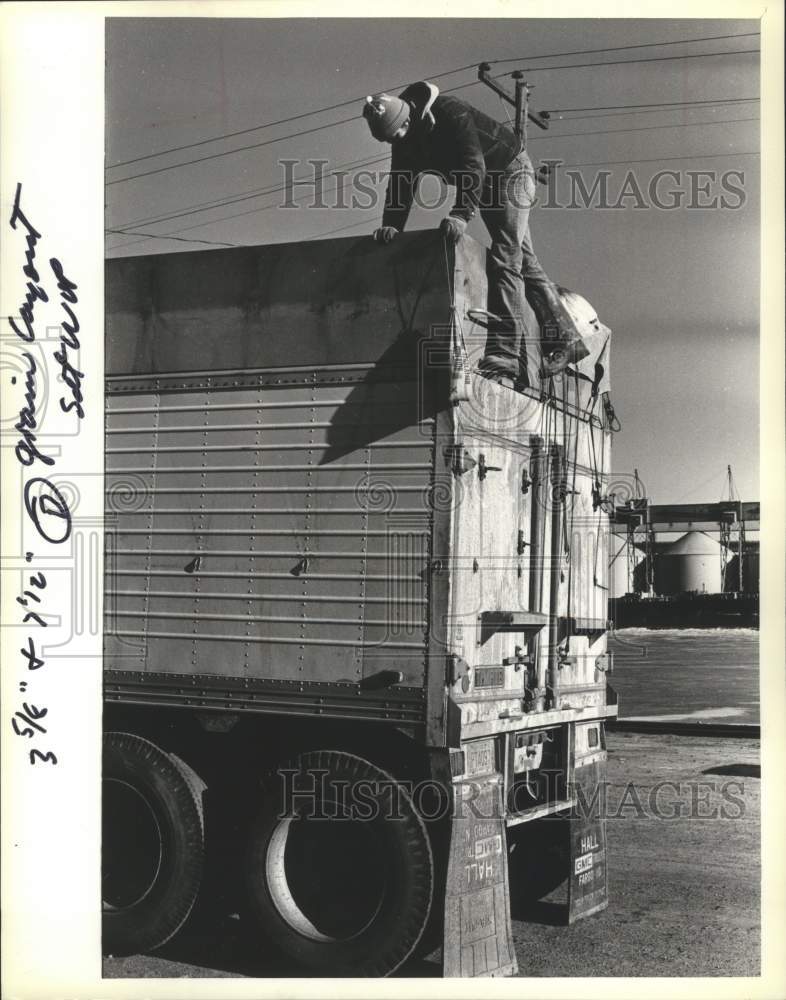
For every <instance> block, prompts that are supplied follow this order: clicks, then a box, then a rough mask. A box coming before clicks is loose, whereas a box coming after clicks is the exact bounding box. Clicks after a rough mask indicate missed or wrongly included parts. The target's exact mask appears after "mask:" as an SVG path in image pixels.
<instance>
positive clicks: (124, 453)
mask: <svg viewBox="0 0 786 1000" xmlns="http://www.w3.org/2000/svg"><path fill="white" fill-rule="evenodd" d="M428 235H429V236H430V237H431V238H425V237H424V235H418V236H415V237H410V238H409V240H408V245H407V246H406V248H405V249H406V252H405V253H404V252H402V253H400V254H399V255H398V256H393V257H392V258H391V255H387V256H386V258H385V265H384V266H383V267H380V263H379V260H380V258H379V252H378V251H377V252H376V253H375V248H374V247H373V245H372V246H371V248H370V249H369V243H368V241H364V242H363V243H362V244H360V243H358V242H357V241H352V240H350V241H340V242H341V244H343V246H342V251H343V253H342V254H341V255H337V254H336V242H335V241H332V242H330V243H322V244H307V245H306V247H305V248H304V247H303V246H301V245H298V247H297V251H296V252H295V251H294V250H293V251H291V252H290V253H288V252H287V250H288V248H286V247H284V248H282V247H268V248H254V249H253V250H248V251H246V250H244V251H242V252H241V251H229V252H224V251H222V252H220V253H217V254H210V253H208V254H204V255H203V254H200V255H193V254H188V255H166V256H164V257H157V258H155V259H154V260H150V259H149V258H141V259H140V258H137V259H134V260H131V261H118V262H114V263H113V265H112V266H111V268H110V271H109V280H108V294H107V299H108V309H107V314H108V330H107V351H108V363H107V431H106V434H107V438H106V487H107V516H108V527H109V531H108V538H107V550H108V562H107V575H106V580H107V585H106V643H105V666H106V668H107V672H106V691H107V695H108V697H109V698H110V699H115V700H123V701H131V702H138V703H145V702H151V703H155V704H159V705H161V704H163V705H166V704H170V705H178V704H179V705H191V706H199V707H203V708H211V707H212V708H230V707H231V708H233V709H236V710H251V711H274V712H277V713H287V712H290V713H296V714H308V713H318V714H321V715H324V716H328V717H345V718H357V719H366V720H385V721H388V722H391V723H397V724H402V723H406V724H410V725H416V726H418V727H421V728H422V727H423V726H424V725H425V724H426V720H427V710H428V705H427V701H428V697H427V693H428V685H427V665H428V656H429V620H430V619H429V599H430V573H429V563H430V557H431V547H432V528H433V524H432V521H433V515H432V511H433V504H432V500H433V487H434V477H435V474H436V472H435V460H436V458H437V452H438V446H437V421H438V418H439V413H440V410H441V408H443V407H444V404H445V403H446V401H447V396H446V387H447V374H446V371H445V368H444V366H443V367H442V368H439V369H434V368H433V366H432V367H429V368H428V370H424V366H428V362H427V361H424V358H426V356H427V354H428V351H427V350H426V349H425V347H424V345H425V344H426V342H427V341H429V340H430V341H431V342H432V343H433V342H434V341H435V340H436V341H439V339H440V337H441V331H442V329H443V328H444V324H445V320H446V318H447V316H448V315H449V309H448V299H447V288H448V284H447V281H448V277H449V275H447V274H446V271H445V263H444V255H443V253H442V245H441V243H440V242H439V241H436V240H435V239H434V237H433V234H428ZM364 248H365V252H360V251H361V250H363V249H364ZM309 255H310V257H311V259H310V260H309V259H308V258H309ZM197 256H198V257H199V261H198V262H195V261H194V260H193V258H195V257H197ZM304 256H305V258H306V259H305V260H304ZM187 258H192V259H191V260H188V259H187ZM227 258H230V259H229V260H227ZM232 258H234V260H233V259H232ZM200 267H201V268H202V269H203V271H202V273H200V270H199V268H200ZM391 302H395V303H396V308H395V310H393V309H391V306H390V303H391ZM219 349H220V352H221V353H220V356H219V354H218V351H219ZM284 355H286V357H284ZM210 360H212V361H213V363H214V364H215V365H216V366H220V367H219V368H218V370H215V369H210V368H209V367H208V366H207V364H206V362H207V361H210ZM284 361H286V363H282V362H284ZM299 362H304V363H302V364H299ZM443 419H444V417H443ZM439 673H440V676H439V678H438V679H439V690H437V689H436V688H435V691H434V698H433V699H432V702H433V704H432V705H431V708H430V711H431V718H432V723H434V724H436V723H438V722H439V720H441V717H442V712H443V701H444V651H443V653H442V655H441V657H440V670H439ZM432 728H433V727H432Z"/></svg>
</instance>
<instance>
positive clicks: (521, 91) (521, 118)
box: [478, 62, 549, 148]
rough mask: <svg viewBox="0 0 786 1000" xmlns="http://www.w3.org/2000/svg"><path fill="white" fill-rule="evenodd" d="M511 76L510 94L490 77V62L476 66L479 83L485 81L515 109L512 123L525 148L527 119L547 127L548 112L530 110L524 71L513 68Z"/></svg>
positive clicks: (528, 91)
mask: <svg viewBox="0 0 786 1000" xmlns="http://www.w3.org/2000/svg"><path fill="white" fill-rule="evenodd" d="M511 76H512V77H513V80H514V81H515V91H514V93H513V94H512V95H511V94H509V93H508V92H507V90H505V88H504V87H502V86H501V85H500V84H499V83H497V81H496V80H495V79H493V78H492V76H491V64H490V63H486V62H484V63H481V64H480V65H479V66H478V79H479V80H480V81H481V83H485V84H486V86H487V87H490V88H491V89H492V90H493V91H494V93H495V94H497V95H498V96H499V97H501V98H502V100H503V101H507V103H508V104H511V105H512V106H513V107H514V108H515V109H516V121H515V123H514V127H515V129H516V135H517V136H519V137H520V139H521V141H522V142H523V144H524V147H525V148H526V145H527V121H531V122H533V123H534V124H535V125H537V126H538V128H542V129H547V128H548V127H549V123H548V118H549V113H548V111H544V112H543V113H542V114H538V113H537V111H531V110H530V107H529V95H530V91H531V90H532V87H531V86H530V85H529V84H528V83H527V81H526V80H525V79H524V73H523V71H522V70H520V69H517V70H515V71H514V72H513V73H511Z"/></svg>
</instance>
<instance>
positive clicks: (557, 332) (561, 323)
mask: <svg viewBox="0 0 786 1000" xmlns="http://www.w3.org/2000/svg"><path fill="white" fill-rule="evenodd" d="M524 294H525V297H526V299H527V302H528V303H529V305H530V307H531V309H532V311H533V312H534V313H535V316H536V317H537V320H538V326H539V327H540V337H541V355H542V373H543V374H544V375H556V374H558V373H559V372H561V371H563V370H564V369H565V368H566V367H567V365H569V364H571V362H576V361H581V359H582V358H586V357H587V355H588V354H589V350H588V348H587V347H586V345H585V344H584V341H583V340H582V339H581V335H580V334H579V331H578V330H577V329H576V325H575V323H574V322H573V320H572V319H571V317H570V315H569V313H568V311H567V310H566V309H565V306H564V305H563V303H562V299H561V298H560V297H559V294H558V292H557V286H556V285H554V284H552V283H549V284H538V285H535V284H533V283H532V282H528V281H526V280H525V283H524Z"/></svg>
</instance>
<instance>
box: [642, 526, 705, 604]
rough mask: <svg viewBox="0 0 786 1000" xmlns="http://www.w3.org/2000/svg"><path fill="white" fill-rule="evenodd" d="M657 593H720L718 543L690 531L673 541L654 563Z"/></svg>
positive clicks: (699, 533) (700, 533) (701, 533)
mask: <svg viewBox="0 0 786 1000" xmlns="http://www.w3.org/2000/svg"><path fill="white" fill-rule="evenodd" d="M655 590H656V592H657V593H658V594H683V593H686V592H694V591H695V592H698V593H705V594H719V593H720V592H721V558H720V544H719V543H718V542H716V541H715V539H714V538H711V537H710V536H709V535H705V534H704V532H703V531H689V532H687V533H686V534H684V535H683V536H682V537H681V538H678V539H677V540H676V542H672V544H671V545H669V546H667V547H666V548H665V549H663V551H662V552H661V553H660V555H659V556H658V559H657V562H656V564H655Z"/></svg>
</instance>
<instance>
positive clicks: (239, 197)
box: [118, 97, 758, 229]
mask: <svg viewBox="0 0 786 1000" xmlns="http://www.w3.org/2000/svg"><path fill="white" fill-rule="evenodd" d="M755 101H758V98H757V97H749V98H735V99H733V100H730V101H724V100H721V99H718V100H715V101H678V102H674V103H673V104H669V105H666V106H665V107H662V108H661V107H655V106H654V105H617V106H616V107H618V108H624V107H634V108H639V107H645V108H647V109H648V110H644V111H642V110H635V111H618V112H616V113H615V115H614V117H616V116H619V117H622V116H625V115H639V114H642V115H643V114H658V113H660V112H661V111H663V112H668V111H670V110H672V109H674V108H676V107H689V106H693V105H697V106H702V107H704V106H706V105H707V104H716V105H725V104H733V103H741V102H755ZM567 110H568V109H566V112H567ZM577 110H601V109H589V108H587V109H577ZM505 111H506V112H507V109H505ZM551 113H552V114H557V113H559V114H562V113H563V112H551ZM508 117H509V116H508ZM605 117H607V115H604V114H601V115H581V116H576V117H575V118H569V119H560V118H555V119H552V120H553V121H555V122H556V121H581V120H583V119H584V118H605ZM608 117H612V115H611V114H609V115H608ZM684 124H686V125H690V124H694V123H692V122H686V123H684ZM552 134H553V135H554V137H555V138H556V137H558V136H559V133H552ZM587 134H588V135H591V134H592V133H589V132H588V133H587ZM538 138H544V137H538ZM387 158H388V156H387V155H385V156H381V157H375V158H374V159H371V160H368V159H365V160H364V159H363V158H362V157H361V158H359V159H356V160H349V161H347V162H345V163H340V164H338V165H337V166H336V167H335V169H333V170H331V171H329V172H328V173H326V174H323V175H322V177H331V176H335V175H336V174H338V173H340V172H341V171H342V170H343V169H346V168H354V167H357V168H363V167H368V166H373V165H375V164H377V163H381V162H382V161H384V160H386V159H387ZM313 180H314V178H310V177H295V178H293V179H292V184H302V183H309V182H311V181H313ZM285 190H286V185H281V186H278V187H272V188H270V187H268V188H254V189H253V190H251V191H240V192H237V193H236V194H234V195H229V196H227V197H225V198H217V199H212V200H211V201H207V202H199V203H197V204H195V205H189V206H187V207H186V208H183V209H179V210H177V211H175V212H170V213H159V214H158V215H154V216H146V217H144V218H141V219H133V220H131V221H130V222H124V223H121V224H120V225H119V227H118V228H120V229H126V228H128V227H132V226H144V225H150V224H153V223H157V222H168V221H169V220H171V219H177V218H182V217H184V216H185V215H192V214H196V213H198V212H201V211H208V210H209V209H212V208H221V207H224V206H225V205H234V204H238V203H239V202H242V201H249V200H252V199H253V198H259V197H262V196H264V195H267V194H277V193H278V192H280V191H285Z"/></svg>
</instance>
